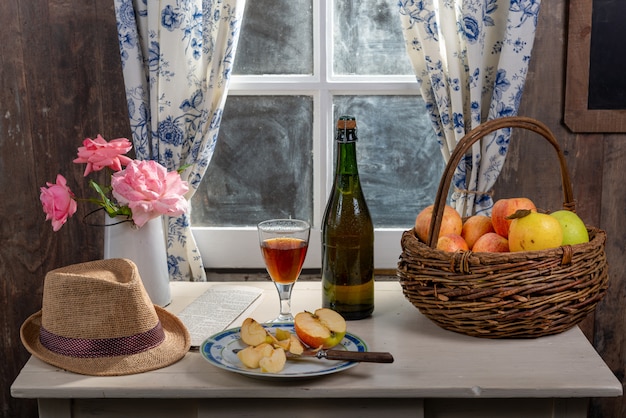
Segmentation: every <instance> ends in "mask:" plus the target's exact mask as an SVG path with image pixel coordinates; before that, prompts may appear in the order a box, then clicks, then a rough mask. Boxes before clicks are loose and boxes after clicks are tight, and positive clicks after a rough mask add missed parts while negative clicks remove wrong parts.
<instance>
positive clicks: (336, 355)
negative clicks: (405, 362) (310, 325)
mask: <svg viewBox="0 0 626 418" xmlns="http://www.w3.org/2000/svg"><path fill="white" fill-rule="evenodd" d="M241 350H242V349H241V348H235V349H233V353H235V354H237V353H238V352H239V351H241ZM285 354H286V355H287V358H288V359H299V358H303V357H315V358H318V359H325V360H342V361H358V362H368V363H393V356H392V355H391V353H388V352H383V351H347V350H317V351H314V350H305V351H304V352H302V354H294V353H291V352H289V351H287V350H285Z"/></svg>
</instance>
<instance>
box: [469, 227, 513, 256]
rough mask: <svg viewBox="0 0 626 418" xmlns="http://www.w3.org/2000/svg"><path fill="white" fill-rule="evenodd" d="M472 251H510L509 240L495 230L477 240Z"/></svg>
mask: <svg viewBox="0 0 626 418" xmlns="http://www.w3.org/2000/svg"><path fill="white" fill-rule="evenodd" d="M472 251H474V252H475V253H480V252H483V253H508V252H509V240H508V239H506V238H504V237H503V236H502V235H498V234H496V233H495V232H487V233H486V234H485V235H483V236H482V237H480V238H478V239H477V240H476V242H475V243H474V247H473V248H472Z"/></svg>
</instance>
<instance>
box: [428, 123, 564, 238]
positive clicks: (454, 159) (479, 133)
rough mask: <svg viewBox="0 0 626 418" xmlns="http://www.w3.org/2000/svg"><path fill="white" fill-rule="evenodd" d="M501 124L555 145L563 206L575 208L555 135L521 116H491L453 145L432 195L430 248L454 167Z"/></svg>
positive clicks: (539, 124)
mask: <svg viewBox="0 0 626 418" xmlns="http://www.w3.org/2000/svg"><path fill="white" fill-rule="evenodd" d="M503 128H524V129H527V130H529V131H533V132H536V133H538V134H539V135H541V136H543V137H544V138H545V139H546V140H548V142H550V144H551V145H552V147H553V148H554V149H555V151H556V153H557V156H558V158H559V164H560V167H561V182H562V184H563V196H564V202H563V208H564V209H568V210H571V211H575V202H574V198H573V192H572V183H571V181H570V177H569V172H568V170H567V164H566V162H565V155H564V154H563V151H562V150H561V147H560V146H559V143H558V142H557V140H556V138H555V137H554V135H553V134H552V132H551V131H550V129H548V127H547V126H546V125H544V124H543V123H541V122H539V121H537V120H535V119H532V118H529V117H524V116H509V117H502V118H497V119H492V120H489V121H487V122H484V123H482V124H480V125H478V126H477V127H476V128H474V129H472V130H471V131H470V132H468V133H467V134H466V135H465V136H464V137H463V138H461V140H460V141H459V143H458V144H457V145H456V147H455V148H454V150H453V152H452V155H451V156H450V159H449V160H448V163H447V164H446V168H445V170H444V175H443V177H442V178H441V181H440V182H439V188H438V189H437V197H436V198H435V206H434V208H433V216H432V219H431V222H430V229H429V234H428V236H429V237H430V238H429V241H430V242H428V243H427V244H428V245H429V246H430V247H431V248H436V246H437V239H438V238H439V229H440V228H441V221H442V218H443V210H444V207H445V204H446V202H445V199H446V198H447V196H448V191H449V189H450V184H451V183H452V176H453V175H454V171H455V170H456V167H457V166H458V165H459V163H460V162H461V159H462V158H463V157H464V156H465V154H466V153H467V151H468V150H469V149H470V147H471V146H472V145H473V144H474V143H475V142H477V141H479V140H480V139H481V138H483V137H484V136H486V135H488V134H490V133H492V132H495V131H497V130H500V129H503Z"/></svg>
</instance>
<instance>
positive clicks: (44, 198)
mask: <svg viewBox="0 0 626 418" xmlns="http://www.w3.org/2000/svg"><path fill="white" fill-rule="evenodd" d="M46 186H47V187H42V188H41V194H40V195H39V200H41V204H42V205H43V211H44V212H45V213H46V221H47V220H52V230H53V231H54V232H56V231H58V230H59V229H61V227H62V226H63V225H64V224H65V222H66V221H67V218H69V217H70V216H72V215H74V214H75V213H76V201H75V200H74V193H72V191H71V190H70V188H69V187H67V180H65V177H63V176H62V175H60V174H57V182H56V184H53V183H48V182H46Z"/></svg>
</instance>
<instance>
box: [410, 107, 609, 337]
mask: <svg viewBox="0 0 626 418" xmlns="http://www.w3.org/2000/svg"><path fill="white" fill-rule="evenodd" d="M503 128H524V129H527V130H530V131H533V132H536V133H538V134H540V135H541V136H543V137H544V138H545V139H546V140H548V141H549V142H550V144H552V146H553V147H554V149H555V150H556V152H557V155H558V158H559V162H560V166H561V177H562V183H563V193H564V198H565V199H564V204H563V207H564V208H565V209H569V210H572V211H574V210H575V204H574V200H573V198H572V186H571V182H570V179H569V174H568V171H567V167H566V164H565V157H564V155H563V152H562V151H561V149H560V147H559V145H558V143H557V141H556V139H555V138H554V136H553V135H552V133H551V132H550V130H549V129H548V128H547V127H546V126H545V125H543V124H542V123H540V122H538V121H535V120H533V119H530V118H525V117H507V118H501V119H496V120H492V121H488V122H486V123H484V124H481V125H480V126H479V127H477V128H476V129H474V130H472V131H471V132H470V133H468V134H467V135H466V136H465V137H464V138H463V139H462V140H461V141H460V142H459V144H458V145H457V147H456V148H455V150H454V152H453V153H452V155H451V157H450V160H449V162H448V164H447V166H446V169H445V171H444V175H443V178H442V179H441V182H440V184H439V189H438V191H437V197H436V200H435V207H434V210H433V221H432V222H431V225H430V242H429V243H423V242H420V240H419V239H418V238H417V236H416V235H415V233H414V231H413V230H409V231H405V232H404V234H403V236H402V254H401V256H400V261H399V263H398V276H399V279H400V284H401V285H402V290H403V293H404V295H405V296H406V297H407V298H408V299H409V300H410V301H411V303H413V305H415V306H416V307H417V308H418V309H419V310H420V312H422V313H423V314H424V315H425V316H427V317H428V318H430V319H431V320H432V321H433V322H435V323H436V324H438V325H439V326H441V327H442V328H444V329H447V330H451V331H455V332H459V333H463V334H467V335H471V336H476V337H485V338H534V337H540V336H544V335H550V334H557V333H560V332H562V331H565V330H567V329H569V328H571V327H573V326H574V325H576V324H577V323H579V322H580V321H581V320H583V319H584V318H585V316H587V315H588V314H589V313H591V312H592V311H593V310H594V309H595V307H596V305H597V303H598V302H599V301H600V300H601V299H602V297H603V296H604V294H605V293H606V290H607V288H608V265H607V260H606V254H605V251H604V245H605V240H606V233H605V232H604V231H602V230H599V229H597V228H593V227H589V226H587V229H588V231H589V237H590V241H589V242H588V243H585V244H577V245H573V246H562V247H559V248H554V249H549V250H542V251H528V252H518V253H482V252H480V253H473V252H471V251H460V252H456V253H450V252H444V251H441V250H437V249H436V242H437V238H438V231H439V228H440V226H441V219H442V215H443V209H444V206H445V203H446V202H445V199H446V197H447V195H448V188H449V185H450V183H451V181H452V175H453V174H454V170H455V167H456V166H457V165H458V164H459V162H460V161H461V158H463V156H464V155H465V153H466V152H467V151H468V150H469V149H470V147H471V146H472V144H473V143H475V142H476V141H478V140H480V139H481V138H482V137H484V136H485V135H487V134H489V133H491V132H494V131H497V130H499V129H503Z"/></svg>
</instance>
